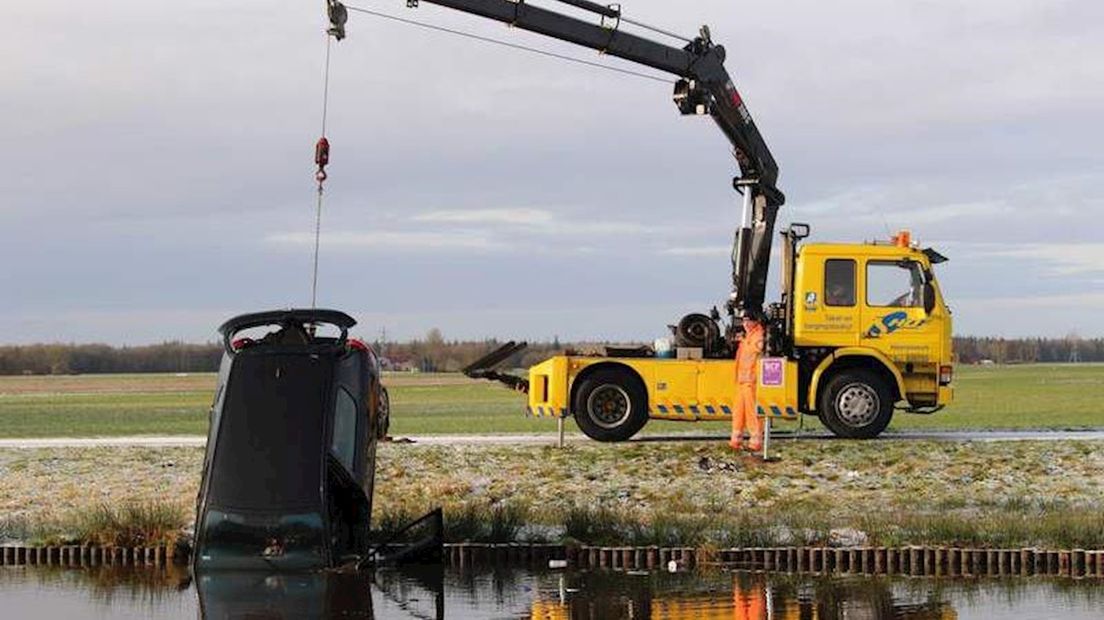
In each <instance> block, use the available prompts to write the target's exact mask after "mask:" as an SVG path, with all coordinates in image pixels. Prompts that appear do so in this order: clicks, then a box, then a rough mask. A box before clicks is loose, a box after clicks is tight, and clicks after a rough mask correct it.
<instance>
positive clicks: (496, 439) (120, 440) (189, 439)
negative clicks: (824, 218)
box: [0, 430, 1104, 449]
mask: <svg viewBox="0 0 1104 620" xmlns="http://www.w3.org/2000/svg"><path fill="white" fill-rule="evenodd" d="M793 438H794V436H793V435H792V434H790V433H776V434H774V435H773V436H772V439H773V440H776V441H789V440H791V439H793ZM797 439H798V440H802V439H806V440H807V439H818V440H822V439H833V437H832V436H831V435H830V434H827V433H819V432H818V433H805V434H803V435H801V436H800V437H798V438H797ZM565 440H566V441H568V442H571V443H576V442H583V441H590V440H589V439H587V438H586V437H585V436H583V435H580V434H578V433H572V434H569V435H567V436H566V437H565ZM727 440H728V436H727V435H720V434H711V435H702V434H678V435H644V436H641V437H638V438H636V439H633V440H632V441H633V442H641V443H654V442H665V441H698V442H706V441H716V442H723V441H727ZM876 441H1104V430H1091V431H902V432H896V433H885V434H884V435H882V436H881V437H880V438H878V439H877V440H876ZM206 442H207V438H206V437H203V436H176V437H154V436H136V437H41V438H26V439H0V449H3V448H24V449H26V448H102V447H140V448H175V447H201V446H203V445H204V444H205V443H206ZM395 443H402V444H411V445H424V446H442V445H505V444H516V445H542V444H549V445H551V444H555V443H556V436H555V435H547V434H546V435H411V436H404V437H397V438H395Z"/></svg>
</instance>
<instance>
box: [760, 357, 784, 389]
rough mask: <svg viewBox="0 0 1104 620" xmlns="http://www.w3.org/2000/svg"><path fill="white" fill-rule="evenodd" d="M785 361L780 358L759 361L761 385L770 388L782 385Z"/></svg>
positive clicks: (765, 358)
mask: <svg viewBox="0 0 1104 620" xmlns="http://www.w3.org/2000/svg"><path fill="white" fill-rule="evenodd" d="M782 368H783V360H782V358H780V357H764V358H763V359H761V360H760V361H759V384H760V385H763V386H769V387H778V386H781V385H782V378H783V376H784V373H783V371H782Z"/></svg>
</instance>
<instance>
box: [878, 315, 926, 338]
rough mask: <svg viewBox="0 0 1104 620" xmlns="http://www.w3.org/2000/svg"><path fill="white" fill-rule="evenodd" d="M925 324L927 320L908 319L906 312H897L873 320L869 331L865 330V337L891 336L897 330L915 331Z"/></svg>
mask: <svg viewBox="0 0 1104 620" xmlns="http://www.w3.org/2000/svg"><path fill="white" fill-rule="evenodd" d="M927 322H928V320H927V319H926V318H923V319H909V316H908V313H907V312H903V311H900V310H899V311H897V312H892V313H890V314H887V315H885V316H883V317H881V318H878V319H874V324H873V325H871V326H870V329H868V330H866V335H867V336H868V337H870V338H877V337H878V336H885V335H888V334H892V333H893V332H895V331H897V330H899V329H917V328H919V327H920V326H922V325H924V324H926V323H927Z"/></svg>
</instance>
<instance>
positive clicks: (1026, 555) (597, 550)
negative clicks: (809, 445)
mask: <svg viewBox="0 0 1104 620" xmlns="http://www.w3.org/2000/svg"><path fill="white" fill-rule="evenodd" d="M444 553H445V562H446V563H447V564H449V565H451V566H456V567H486V566H514V567H516V566H529V567H534V568H544V567H548V566H549V563H550V562H553V561H557V562H558V563H560V564H561V565H564V564H565V565H566V566H569V567H572V568H584V569H606V570H622V571H629V570H640V571H651V570H670V569H672V568H674V569H675V570H689V569H693V568H698V567H710V566H713V567H724V568H733V569H745V570H756V571H772V572H784V573H811V574H845V575H846V574H860V575H907V576H932V577H970V576H1012V575H1017V576H1032V575H1050V576H1062V577H1074V578H1097V579H1104V550H1084V549H1072V550H1053V549H1033V548H1032V549H962V548H951V547H854V548H836V547H755V548H742V549H701V548H693V547H598V546H564V545H548V544H522V543H502V544H494V543H451V544H446V545H445V549H444ZM186 561H187V558H186V557H181V556H179V555H174V549H173V548H172V547H166V546H160V547H132V548H131V547H126V548H124V547H90V546H76V545H69V546H60V547H25V546H2V547H0V566H28V565H30V566H71V567H89V566H154V567H156V566H165V565H167V564H172V563H183V562H186Z"/></svg>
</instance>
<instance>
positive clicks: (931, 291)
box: [924, 282, 935, 315]
mask: <svg viewBox="0 0 1104 620" xmlns="http://www.w3.org/2000/svg"><path fill="white" fill-rule="evenodd" d="M933 310H935V287H934V286H933V285H932V283H931V282H925V283H924V312H925V313H926V314H929V315H930V314H931V313H932V311H933Z"/></svg>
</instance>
